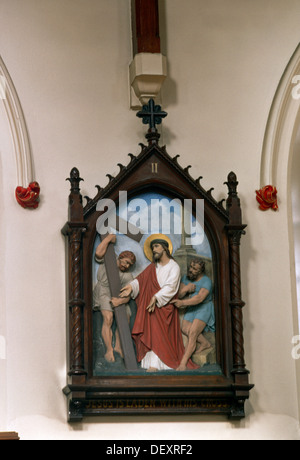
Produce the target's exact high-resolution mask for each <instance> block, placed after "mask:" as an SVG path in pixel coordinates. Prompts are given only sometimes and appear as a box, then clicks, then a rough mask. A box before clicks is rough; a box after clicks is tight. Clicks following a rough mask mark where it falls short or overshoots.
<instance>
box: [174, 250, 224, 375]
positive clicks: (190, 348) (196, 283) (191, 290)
mask: <svg viewBox="0 0 300 460" xmlns="http://www.w3.org/2000/svg"><path fill="white" fill-rule="evenodd" d="M178 297H179V298H178V299H176V300H173V301H172V303H173V304H174V305H175V306H176V307H177V308H179V309H184V310H185V312H184V316H183V319H182V333H183V334H184V335H185V336H186V337H187V344H186V349H185V353H184V355H183V357H182V360H181V362H180V365H179V366H178V368H177V370H180V371H184V370H186V369H187V363H188V360H189V359H190V358H191V356H192V355H193V353H194V352H195V350H196V349H197V353H198V354H200V353H202V352H203V351H205V350H210V349H212V345H211V343H210V342H209V340H208V339H207V337H205V336H204V335H203V332H215V311H214V304H213V293H212V282H211V279H210V278H208V276H207V275H205V262H204V261H203V260H201V259H192V260H191V262H190V265H189V268H188V273H187V275H184V276H183V278H182V280H181V284H180V288H179V293H178ZM197 343H198V347H197Z"/></svg>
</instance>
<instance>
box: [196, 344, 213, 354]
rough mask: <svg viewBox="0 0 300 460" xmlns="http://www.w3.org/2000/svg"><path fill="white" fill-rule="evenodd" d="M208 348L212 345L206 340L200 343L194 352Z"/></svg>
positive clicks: (200, 351)
mask: <svg viewBox="0 0 300 460" xmlns="http://www.w3.org/2000/svg"><path fill="white" fill-rule="evenodd" d="M209 348H212V345H211V344H210V343H209V342H208V341H207V342H205V343H201V345H200V347H199V348H198V350H197V351H196V352H195V354H198V353H202V351H205V350H208V349H209Z"/></svg>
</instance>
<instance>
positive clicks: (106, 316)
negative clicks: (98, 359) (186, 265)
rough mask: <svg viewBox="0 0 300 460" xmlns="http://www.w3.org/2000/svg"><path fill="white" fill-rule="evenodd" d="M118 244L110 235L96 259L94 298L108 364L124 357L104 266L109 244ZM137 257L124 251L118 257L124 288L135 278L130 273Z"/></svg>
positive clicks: (116, 303)
mask: <svg viewBox="0 0 300 460" xmlns="http://www.w3.org/2000/svg"><path fill="white" fill-rule="evenodd" d="M115 243H116V235H114V234H109V235H107V236H106V238H104V239H103V240H102V241H101V243H100V244H99V245H98V246H97V248H96V254H95V259H96V262H97V263H98V264H99V268H98V271H97V284H96V286H95V288H94V292H93V297H94V306H93V308H94V311H100V312H101V315H102V328H101V334H102V339H103V342H104V345H105V355H104V358H105V360H106V361H107V362H110V363H113V362H115V354H116V353H118V354H119V355H120V356H121V357H123V351H122V347H121V342H120V336H119V331H118V329H116V330H115V338H114V340H113V330H112V326H113V320H114V314H113V308H112V298H111V293H110V288H109V282H108V279H107V274H106V269H105V265H104V259H103V258H104V256H105V253H106V251H107V247H108V245H109V244H115ZM135 260H136V258H135V255H134V254H133V252H131V251H123V252H121V253H120V255H119V256H118V257H117V266H118V268H119V276H120V281H121V286H122V287H124V286H125V285H127V284H128V283H129V282H130V281H131V280H133V276H132V274H131V273H130V271H129V270H130V268H131V267H132V266H133V265H134V264H135ZM123 303H124V302H123V300H121V299H115V303H114V306H115V307H116V306H118V305H121V304H123ZM126 310H127V317H128V322H130V316H131V310H130V307H129V305H126Z"/></svg>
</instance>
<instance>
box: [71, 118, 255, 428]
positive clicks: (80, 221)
mask: <svg viewBox="0 0 300 460" xmlns="http://www.w3.org/2000/svg"><path fill="white" fill-rule="evenodd" d="M146 138H147V140H148V145H147V146H145V145H143V144H140V145H141V146H142V150H141V152H140V154H139V155H138V156H134V155H132V154H129V155H130V162H129V164H128V165H127V166H123V165H121V164H119V167H120V171H119V173H118V175H117V176H116V177H112V176H110V175H108V177H109V183H108V185H107V186H106V187H105V188H100V187H99V186H97V187H98V193H97V194H96V196H95V197H94V198H93V199H89V198H87V203H86V204H85V205H83V204H82V196H81V194H80V187H79V186H80V181H81V180H82V179H81V178H80V174H79V171H78V170H77V169H76V168H73V169H72V171H71V174H70V178H69V181H70V183H71V191H70V195H69V217H68V222H67V223H66V224H65V226H64V228H63V230H62V233H63V234H64V235H65V237H66V247H67V279H68V291H67V292H68V305H67V308H68V312H67V317H68V337H69V339H68V382H67V385H66V387H65V388H64V390H63V391H64V393H65V395H66V396H67V399H68V420H69V421H70V422H75V421H80V420H82V418H83V417H87V416H99V415H111V414H118V415H121V414H125V415H129V414H135V415H137V414H147V415H149V414H155V415H157V414H167V415H171V414H223V415H227V416H228V417H229V418H232V419H240V418H242V417H244V416H245V412H244V403H245V400H246V399H248V397H249V391H250V389H251V388H252V387H253V385H252V384H249V382H248V374H249V371H248V370H247V369H246V366H245V362H244V345H243V324H242V323H243V321H242V320H243V318H242V316H243V315H242V308H243V306H244V302H243V301H242V299H241V277H240V253H239V247H240V238H241V235H243V234H244V233H245V231H244V229H245V227H246V225H244V224H243V223H242V218H241V208H240V200H239V198H238V194H237V185H238V182H237V178H236V175H235V174H234V173H233V172H231V173H230V174H229V175H228V178H227V182H226V184H227V187H228V197H227V199H226V200H223V201H222V202H220V203H219V202H217V201H216V200H215V199H214V198H213V196H212V194H211V190H209V191H206V190H204V188H203V187H202V186H201V184H200V179H201V178H199V179H197V180H194V179H193V178H192V177H191V175H190V174H189V168H190V166H188V167H186V168H183V167H181V166H180V164H179V163H178V156H176V157H175V158H172V157H170V156H169V154H168V153H167V151H166V148H165V147H160V146H159V145H158V139H159V134H158V133H157V131H156V129H153V127H152V129H150V130H149V132H148V134H147V135H146ZM120 190H122V191H126V192H127V193H128V196H135V195H137V194H138V193H139V192H140V191H145V190H157V191H162V192H164V193H168V195H171V196H172V197H174V198H179V199H181V200H183V199H193V200H195V199H197V198H199V199H203V200H204V203H205V207H204V222H205V232H206V234H207V236H208V238H209V241H210V245H211V248H212V252H213V256H214V261H215V263H214V264H213V266H214V282H215V311H216V356H217V362H218V364H219V366H220V369H221V372H220V373H219V374H216V375H214V374H213V375H210V374H209V375H192V374H191V373H190V374H189V375H184V374H180V373H179V372H177V373H175V374H172V375H159V373H157V374H156V375H155V374H148V375H131V374H129V375H126V374H124V375H111V376H109V375H108V376H107V375H105V376H95V375H94V374H93V310H92V303H93V286H92V263H93V261H92V259H93V247H94V243H95V238H96V233H97V232H96V222H97V219H98V217H99V215H100V214H101V213H99V211H97V210H96V207H97V203H98V201H99V200H100V199H104V198H110V199H112V200H113V201H114V202H115V203H117V202H118V197H119V191H120ZM224 201H226V203H225V207H224V206H223V202H224Z"/></svg>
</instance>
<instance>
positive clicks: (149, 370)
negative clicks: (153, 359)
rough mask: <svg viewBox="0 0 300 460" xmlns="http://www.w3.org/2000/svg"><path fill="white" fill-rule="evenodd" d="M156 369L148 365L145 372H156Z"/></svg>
mask: <svg viewBox="0 0 300 460" xmlns="http://www.w3.org/2000/svg"><path fill="white" fill-rule="evenodd" d="M157 371H158V369H157V368H156V367H149V369H147V372H157Z"/></svg>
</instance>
